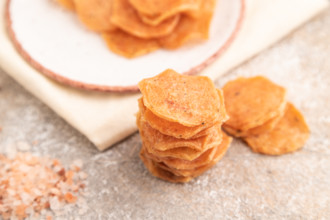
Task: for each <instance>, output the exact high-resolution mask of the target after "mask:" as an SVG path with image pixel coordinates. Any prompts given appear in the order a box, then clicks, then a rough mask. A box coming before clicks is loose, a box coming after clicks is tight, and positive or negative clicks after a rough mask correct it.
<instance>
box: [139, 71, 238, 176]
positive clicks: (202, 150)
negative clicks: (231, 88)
mask: <svg viewBox="0 0 330 220" xmlns="http://www.w3.org/2000/svg"><path fill="white" fill-rule="evenodd" d="M139 88H140V91H141V93H142V98H140V99H139V109H140V110H139V112H138V114H137V125H138V128H139V131H140V135H141V138H142V144H143V146H142V149H141V152H140V157H141V159H142V161H143V162H144V164H145V166H146V167H147V168H148V170H149V171H150V172H151V173H152V174H153V175H154V176H156V177H159V178H161V179H164V180H167V181H171V182H188V181H189V180H191V179H192V178H194V177H196V176H198V175H200V174H202V173H203V172H204V171H206V170H208V169H209V168H210V167H212V166H213V165H214V164H215V163H216V162H218V161H219V160H220V159H221V158H222V157H223V155H224V154H225V152H226V151H227V149H228V147H229V145H230V143H231V140H232V138H230V137H229V136H227V135H226V134H225V133H224V132H222V129H221V126H222V124H223V122H224V121H226V120H227V119H228V116H227V113H226V110H225V105H224V96H223V93H222V91H221V90H219V89H216V88H215V87H214V84H213V82H212V81H211V80H210V79H209V78H207V77H204V76H186V75H181V74H178V73H176V72H175V71H173V70H170V69H168V70H165V71H164V72H162V73H161V74H159V75H157V76H155V77H153V78H148V79H144V80H142V81H141V82H140V83H139Z"/></svg>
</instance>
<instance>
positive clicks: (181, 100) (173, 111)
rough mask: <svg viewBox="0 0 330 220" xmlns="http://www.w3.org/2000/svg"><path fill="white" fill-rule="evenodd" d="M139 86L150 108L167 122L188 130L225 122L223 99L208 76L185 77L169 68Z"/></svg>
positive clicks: (147, 106) (144, 101)
mask: <svg viewBox="0 0 330 220" xmlns="http://www.w3.org/2000/svg"><path fill="white" fill-rule="evenodd" d="M138 86H139V89H140V91H141V93H142V95H143V103H144V105H145V106H146V108H148V109H149V110H150V111H152V113H154V114H155V115H157V116H158V117H160V118H163V119H165V120H167V121H171V122H177V123H179V124H181V125H184V126H187V127H195V126H200V125H212V124H214V122H217V121H221V117H222V116H221V114H220V111H221V110H220V108H221V104H220V97H219V94H218V92H217V90H216V89H215V87H214V84H213V82H212V81H211V80H210V79H209V78H208V77H205V76H187V75H181V74H178V73H177V72H175V71H174V70H171V69H168V70H165V71H164V72H162V73H160V74H159V75H157V76H155V77H152V78H148V79H144V80H142V81H141V82H139V84H138Z"/></svg>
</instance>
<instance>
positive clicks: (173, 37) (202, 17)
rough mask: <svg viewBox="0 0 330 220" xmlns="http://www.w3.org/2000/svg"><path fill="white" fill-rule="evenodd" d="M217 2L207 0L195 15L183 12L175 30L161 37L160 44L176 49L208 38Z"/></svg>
mask: <svg viewBox="0 0 330 220" xmlns="http://www.w3.org/2000/svg"><path fill="white" fill-rule="evenodd" d="M215 3H216V1H215V0H209V1H205V2H204V3H203V4H202V6H201V7H200V9H199V10H198V11H197V12H196V13H194V16H189V15H186V14H185V15H184V14H183V15H182V16H181V19H180V21H179V24H178V25H177V26H176V28H175V29H174V30H173V32H172V33H171V34H170V35H168V36H165V37H161V38H159V43H160V45H161V46H162V47H164V48H166V49H176V48H178V47H181V46H182V45H184V44H188V43H196V42H198V41H201V40H206V39H208V38H209V29H210V25H211V21H212V17H213V12H214V7H215Z"/></svg>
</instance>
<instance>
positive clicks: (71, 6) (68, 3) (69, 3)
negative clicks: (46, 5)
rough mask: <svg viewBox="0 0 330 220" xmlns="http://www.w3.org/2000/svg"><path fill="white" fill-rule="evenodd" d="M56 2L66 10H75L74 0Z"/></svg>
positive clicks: (58, 0)
mask: <svg viewBox="0 0 330 220" xmlns="http://www.w3.org/2000/svg"><path fill="white" fill-rule="evenodd" d="M56 1H57V2H58V3H59V4H60V5H62V6H63V7H64V8H66V9H69V10H72V11H73V10H74V9H75V5H74V2H73V0H56Z"/></svg>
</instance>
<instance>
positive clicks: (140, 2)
mask: <svg viewBox="0 0 330 220" xmlns="http://www.w3.org/2000/svg"><path fill="white" fill-rule="evenodd" d="M129 2H130V4H131V5H132V6H133V7H134V8H135V9H136V10H137V11H139V12H140V13H143V14H145V15H149V16H157V15H162V14H169V15H170V16H171V15H174V14H178V13H180V12H182V11H186V10H197V9H198V7H199V4H200V0H162V1H159V0H129Z"/></svg>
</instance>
